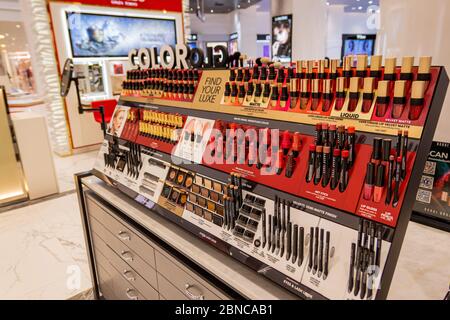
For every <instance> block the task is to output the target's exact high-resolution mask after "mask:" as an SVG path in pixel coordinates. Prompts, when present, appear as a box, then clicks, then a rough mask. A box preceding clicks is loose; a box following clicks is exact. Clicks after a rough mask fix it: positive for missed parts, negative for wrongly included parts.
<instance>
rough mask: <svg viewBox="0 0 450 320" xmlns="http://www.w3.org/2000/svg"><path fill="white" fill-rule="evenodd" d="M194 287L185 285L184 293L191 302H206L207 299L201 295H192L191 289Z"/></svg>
mask: <svg viewBox="0 0 450 320" xmlns="http://www.w3.org/2000/svg"><path fill="white" fill-rule="evenodd" d="M192 287H194V286H192V285H190V284H187V283H186V284H185V285H184V289H185V290H184V292H185V293H186V295H187V296H188V298H189V299H191V300H205V297H204V296H203V295H202V294H201V295H199V296H196V295H195V294H194V293H192V292H191V291H190V290H189V289H190V288H192Z"/></svg>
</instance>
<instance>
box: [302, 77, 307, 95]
mask: <svg viewBox="0 0 450 320" xmlns="http://www.w3.org/2000/svg"><path fill="white" fill-rule="evenodd" d="M301 92H308V79H302V82H301Z"/></svg>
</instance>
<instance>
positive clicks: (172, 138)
mask: <svg viewBox="0 0 450 320" xmlns="http://www.w3.org/2000/svg"><path fill="white" fill-rule="evenodd" d="M140 118H141V121H139V135H140V136H141V137H145V138H152V139H157V140H161V141H163V142H167V143H171V144H176V143H177V142H178V140H179V131H178V129H181V128H182V127H183V126H184V121H185V120H184V118H183V116H182V115H179V114H170V113H164V112H157V111H151V110H143V111H141V113H140Z"/></svg>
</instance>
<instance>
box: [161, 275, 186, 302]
mask: <svg viewBox="0 0 450 320" xmlns="http://www.w3.org/2000/svg"><path fill="white" fill-rule="evenodd" d="M157 276H158V284H159V294H160V296H163V297H164V300H166V299H169V300H187V299H189V298H188V297H186V296H185V295H184V294H183V293H182V292H181V291H180V290H178V289H177V288H175V286H174V285H173V284H171V283H170V282H169V281H168V280H167V279H166V278H164V277H163V276H162V275H161V274H160V273H158V274H157Z"/></svg>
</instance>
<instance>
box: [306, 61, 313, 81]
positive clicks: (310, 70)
mask: <svg viewBox="0 0 450 320" xmlns="http://www.w3.org/2000/svg"><path fill="white" fill-rule="evenodd" d="M313 68H314V61H313V60H308V61H307V62H306V78H307V79H314V73H313Z"/></svg>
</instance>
